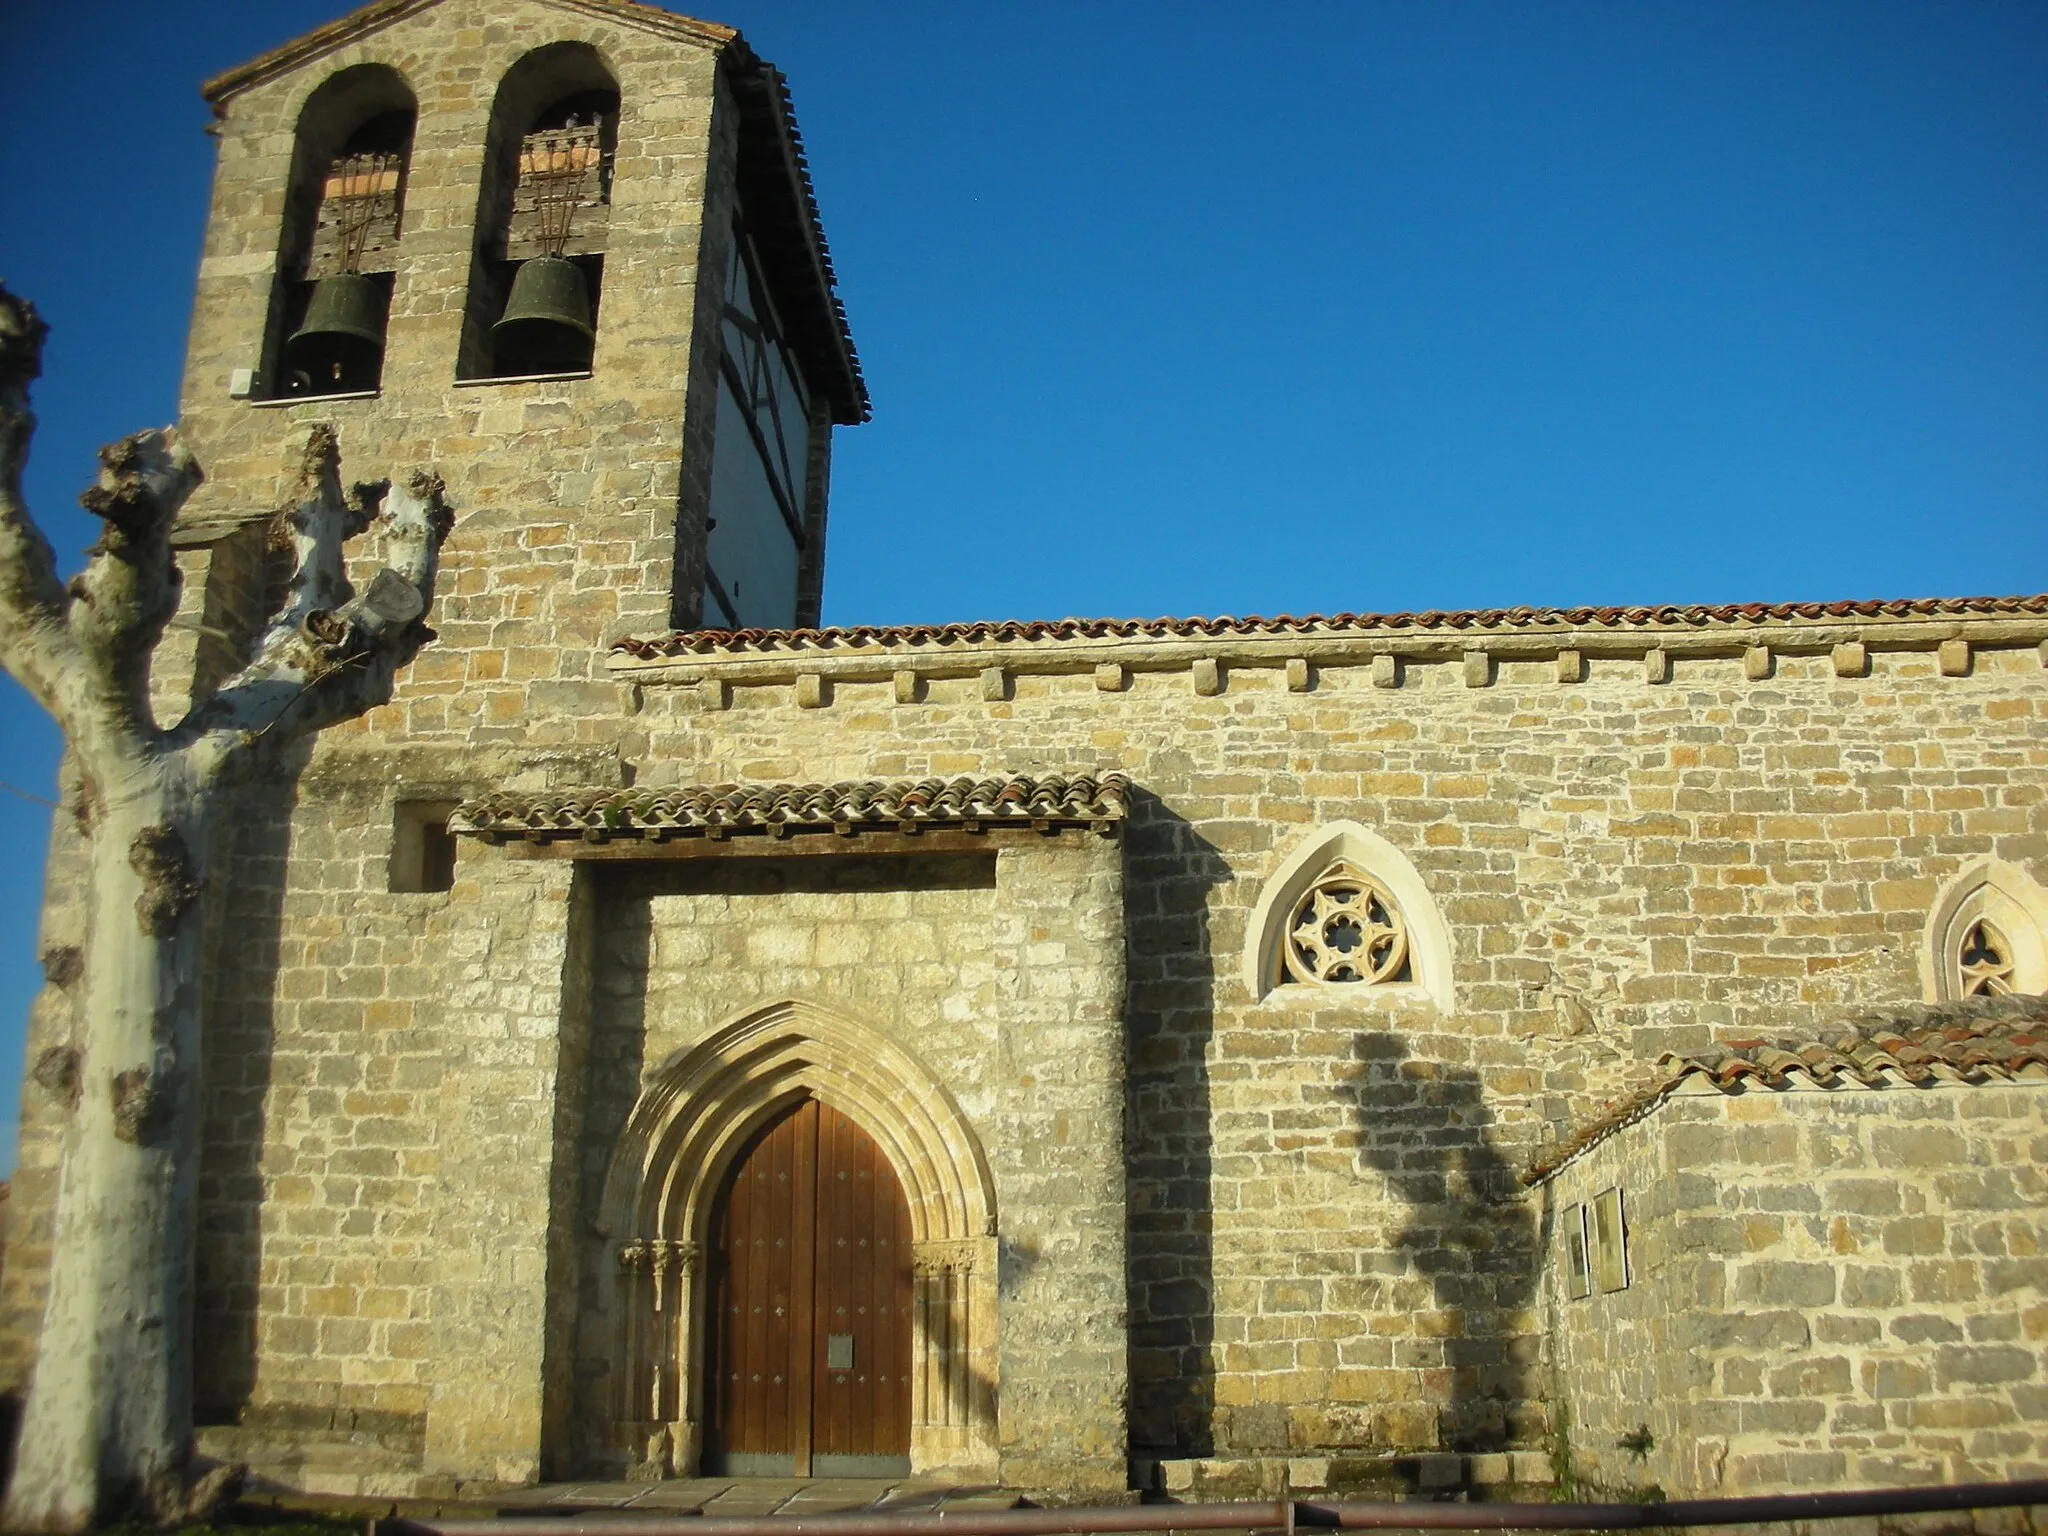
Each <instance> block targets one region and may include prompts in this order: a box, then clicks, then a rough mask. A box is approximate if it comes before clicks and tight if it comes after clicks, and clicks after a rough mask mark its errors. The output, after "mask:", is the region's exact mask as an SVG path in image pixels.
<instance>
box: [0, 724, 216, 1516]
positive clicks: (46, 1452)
mask: <svg viewBox="0 0 2048 1536" xmlns="http://www.w3.org/2000/svg"><path fill="white" fill-rule="evenodd" d="M98 787H99V797H100V809H99V813H98V815H97V817H96V818H95V825H94V826H93V827H92V828H91V832H90V838H91V883H90V889H89V900H90V903H91V911H90V917H89V925H90V926H89V932H90V933H91V935H92V944H91V951H90V959H89V963H88V965H87V968H86V971H85V976H84V995H83V999H82V1004H83V1006H82V1011H81V1017H80V1019H79V1023H78V1032H77V1036H76V1041H75V1043H74V1045H73V1046H72V1047H71V1049H72V1051H73V1053H74V1055H73V1058H72V1061H71V1064H70V1074H69V1078H70V1081H69V1084H68V1087H69V1090H70V1093H71V1096H72V1111H71V1115H70V1119H69V1123H68V1124H67V1125H66V1127H65V1134H64V1147H63V1161H62V1164H61V1166H60V1170H59V1174H58V1192H57V1211H56V1227H55V1232H54V1234H53V1236H52V1240H51V1264H50V1289H49V1297H48V1300H47V1301H46V1303H45V1306H44V1315H43V1328H42V1335H41V1341H40V1346H39V1348H38V1351H37V1355H36V1369H35V1377H34V1382H33V1385H32V1387H31V1389H30V1403H31V1410H30V1412H29V1413H28V1415H27V1416H26V1418H25V1419H24V1421H23V1425H22V1435H21V1441H20V1445H19V1448H18V1450H17V1452H16V1457H15V1475H14V1482H13V1486H12V1487H11V1488H10V1489H9V1490H8V1499H7V1524H8V1525H9V1526H10V1527H12V1528H16V1529H46V1530H79V1529H83V1528H84V1527H85V1526H87V1525H88V1524H90V1523H92V1522H93V1521H94V1520H95V1519H96V1518H98V1517H99V1516H100V1515H101V1514H102V1513H103V1512H112V1511H114V1510H121V1509H136V1508H140V1509H142V1510H146V1511H148V1512H150V1513H152V1514H155V1515H157V1516H158V1517H160V1518H161V1517H165V1516H170V1515H173V1514H175V1513H182V1511H183V1509H184V1502H185V1463H186V1459H187V1454H188V1446H189V1442H190V1440H191V1421H192V1384H191V1369H192V1367H191V1361H192V1338H191V1331H192V1312H191V1292H192V1271H193V1257H194V1255H193V1239H194V1230H195V1227H194V1222H193V1220H192V1215H193V1212H194V1207H195V1200H194V1197H195V1193H196V1182H197V1161H198V1159H197V1152H198V1147H197V1128H198V1123H199V1115H198V1095H199V1009H198V1006H197V1002H198V986H199V934H200V923H199V911H198V900H197V897H198V890H199V882H200V880H201V878H202V877H203V874H202V871H201V870H200V868H199V867H198V860H197V858H196V856H195V854H194V852H193V850H200V849H204V848H205V847H206V846H207V831H208V828H207V826H206V821H205V817H204V814H203V803H202V802H203V800H204V798H205V797H204V796H200V795H196V794H194V793H193V786H191V785H190V784H189V783H186V782H184V775H183V774H182V773H181V772H180V771H179V765H178V764H177V763H176V761H175V760H172V761H168V762H166V761H159V762H153V763H152V762H144V763H138V764H134V765H132V766H131V768H130V771H129V772H128V773H126V774H124V775H122V776H121V777H120V778H119V779H115V780H112V781H109V780H108V779H107V778H104V777H103V778H101V779H100V780H98Z"/></svg>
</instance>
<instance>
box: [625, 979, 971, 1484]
mask: <svg viewBox="0 0 2048 1536" xmlns="http://www.w3.org/2000/svg"><path fill="white" fill-rule="evenodd" d="M805 1097H814V1098H817V1099H818V1100H820V1101H821V1102H823V1103H825V1104H829V1105H830V1106H832V1107H833V1108H834V1109H836V1110H838V1111H840V1112H841V1113H842V1114H845V1115H848V1116H850V1117H851V1118H852V1119H854V1120H855V1121H857V1122H858V1123H859V1124H860V1126H861V1128H862V1129H863V1130H864V1131H866V1132H867V1134H868V1135H869V1136H870V1137H872V1138H873V1140H874V1142H875V1144H876V1145H877V1146H878V1147H879V1148H880V1149H881V1151H882V1154H883V1156H885V1157H886V1158H887V1159H888V1160H889V1165H890V1167H891V1169H892V1170H893V1171H894V1172H895V1174H896V1177H897V1179H898V1181H899V1182H900V1183H901V1184H902V1186H903V1193H904V1197H905V1200H906V1202H907V1203H908V1205H909V1208H910V1233H911V1257H912V1262H913V1265H914V1268H915V1274H916V1279H915V1286H914V1291H913V1307H914V1310H913V1316H912V1346H911V1347H912V1384H913V1386H912V1392H913V1395H912V1411H911V1445H910V1459H911V1468H912V1470H913V1471H914V1472H919V1473H922V1472H936V1471H941V1470H946V1471H961V1472H975V1473H987V1472H991V1471H993V1469H994V1467H995V1462H996V1432H995V1429H996V1426H995V1413H996V1393H995V1386H996V1347H995V1346H996V1290H995V1283H996V1238H995V1230H996V1205H995V1185H994V1181H993V1180H992V1178H991V1177H990V1174H989V1168H988V1161H987V1158H986V1157H985V1156H984V1155H983V1153H982V1150H981V1144H980V1142H979V1140H978V1139H977V1138H976V1137H975V1135H974V1132H973V1130H972V1128H971V1127H970V1126H969V1125H968V1124H967V1121H966V1118H965V1117H964V1116H963V1115H962V1114H961V1112H960V1108H959V1106H958V1105H957V1104H956V1103H955V1102H954V1101H953V1098H952V1095H951V1094H949V1093H948V1092H947V1091H946V1089H945V1087H944V1085H943V1084H941V1083H940V1082H939V1080H938V1079H937V1078H936V1077H935V1076H934V1075H933V1074H932V1073H931V1072H930V1071H929V1069H927V1068H926V1067H925V1066H924V1065H923V1064H922V1063H921V1062H919V1061H918V1060H917V1059H916V1058H915V1057H914V1056H913V1055H911V1053H910V1052H909V1051H907V1050H905V1049H904V1048H903V1047H902V1046H900V1045H898V1044H896V1043H895V1042H894V1041H893V1040H891V1039H889V1037H888V1036H886V1035H884V1034H883V1033H881V1032H880V1031H879V1030H876V1029H873V1028H871V1027H869V1026H867V1025H864V1024H860V1023H857V1022H855V1021H853V1020H851V1019H849V1018H847V1017H845V1016H844V1015H841V1014H839V1013H836V1012H834V1011H832V1010H830V1009H827V1008H823V1007H820V1006H818V1005H816V1004H813V1003H808V1002H804V1001H800V1000H795V999H791V1000H785V1001H782V1002H777V1003H773V1004H770V1005H768V1006H767V1007H764V1008H760V1009H757V1010H755V1011H754V1012H751V1013H749V1014H747V1015H745V1016H744V1017H742V1018H740V1019H737V1020H735V1021H734V1022H732V1023H730V1024H727V1025H725V1026H724V1027H723V1028H720V1029H718V1030H716V1031H714V1032H713V1033H712V1034H710V1035H709V1036H707V1037H706V1038H705V1039H703V1040H701V1041H699V1042H698V1043H697V1044H696V1045H693V1046H690V1047H688V1048H687V1049H685V1050H682V1051H678V1052H677V1053H675V1054H674V1055H673V1056H671V1057H669V1059H668V1060H667V1061H665V1062H663V1063H662V1064H661V1066H660V1067H659V1068H658V1069H657V1070H656V1071H655V1073H654V1074H653V1076H652V1077H651V1078H650V1079H649V1081H648V1083H647V1085H646V1087H645V1088H644V1089H643V1090H642V1092H641V1095H640V1100H639V1103H638V1104H637V1105H635V1107H634V1110H633V1113H632V1115H631V1117H630V1118H629V1119H628V1120H627V1122H626V1128H625V1130H624V1132H623V1133H622V1134H621V1135H620V1138H619V1143H618V1146H617V1148H616V1150H615V1151H614V1153H613V1156H612V1161H611V1167H610V1169H609V1171H608V1173H607V1175H606V1179H605V1193H604V1200H603V1206H602V1211H601V1215H600V1225H601V1228H602V1230H603V1232H604V1233H605V1235H606V1238H607V1240H608V1242H609V1243H610V1245H611V1247H612V1249H613V1250H614V1253H615V1256H616V1259H617V1264H616V1268H615V1269H614V1267H613V1266H612V1265H609V1264H608V1265H606V1266H605V1269H606V1273H607V1275H608V1277H610V1278H611V1279H612V1281H613V1283H615V1284H616V1286H617V1287H618V1289H617V1293H616V1296H615V1297H614V1305H613V1307H612V1308H611V1311H612V1312H613V1314H614V1316H615V1317H617V1319H618V1322H619V1329H620V1341H619V1342H620V1344H621V1351H620V1353H619V1355H618V1356H617V1357H616V1358H617V1360H618V1361H619V1365H618V1367H617V1370H616V1372H615V1375H616V1377H617V1380H616V1382H615V1387H616V1390H615V1392H614V1394H613V1401H614V1403H615V1405H616V1409H615V1411H616V1414H617V1429H618V1435H617V1441H616V1445H617V1449H618V1450H619V1451H621V1452H623V1453H624V1455H625V1456H626V1458H627V1460H628V1461H629V1462H638V1463H654V1464H656V1465H657V1466H660V1467H662V1469H663V1470H670V1469H672V1470H674V1471H676V1472H680V1473H684V1474H687V1473H689V1472H691V1471H694V1470H695V1468H696V1464H697V1460H698V1456H699V1453H700V1452H701V1450H702V1446H703V1428H704V1395H703V1368H704V1357H705V1340H706V1336H707V1318H706V1313H705V1291H706V1289H707V1287H706V1286H705V1285H704V1284H703V1283H702V1281H703V1255H704V1253H705V1251H706V1247H707V1245H708V1243H709V1241H710V1238H711V1231H710V1223H711V1215H712V1209H713V1206H714V1203H715V1202H716V1200H717V1197H718V1193H719V1191H720V1190H721V1189H722V1188H723V1186H724V1183H725V1180H726V1177H727V1175H728V1173H729V1172H730V1170H731V1168H732V1166H733V1164H734V1162H735V1160H736V1159H737V1158H738V1157H739V1156H740V1155H741V1153H742V1151H743V1150H744V1149H745V1147H746V1145H747V1143H748V1141H749V1139H750V1138H751V1137H752V1135H753V1134H754V1132H755V1131H756V1130H758V1129H759V1128H760V1127H761V1126H762V1125H764V1124H766V1123H767V1122H769V1121H770V1120H773V1119H774V1118H775V1117H776V1116H777V1115H778V1114H780V1113H781V1112H782V1111H783V1110H784V1109H786V1108H788V1107H789V1106H790V1105H792V1104H794V1103H795V1102H797V1101H798V1100H800V1099H802V1098H805ZM664 1464H665V1465H664Z"/></svg>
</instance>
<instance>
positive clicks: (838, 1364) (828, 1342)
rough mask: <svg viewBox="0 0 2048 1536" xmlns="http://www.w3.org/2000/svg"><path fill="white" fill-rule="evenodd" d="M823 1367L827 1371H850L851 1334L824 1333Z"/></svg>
mask: <svg viewBox="0 0 2048 1536" xmlns="http://www.w3.org/2000/svg"><path fill="white" fill-rule="evenodd" d="M825 1369H826V1370H828V1371H850V1370H852V1369H853V1335H852V1334H850V1333H828V1334H826V1335H825Z"/></svg>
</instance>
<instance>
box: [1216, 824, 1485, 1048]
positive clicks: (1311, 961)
mask: <svg viewBox="0 0 2048 1536" xmlns="http://www.w3.org/2000/svg"><path fill="white" fill-rule="evenodd" d="M1244 980H1245V985H1246V987H1247V989H1248V990H1249V991H1250V992H1251V994H1252V996H1253V997H1254V998H1255V999H1256V998H1265V997H1268V996H1274V995H1286V994H1294V993H1302V994H1320V995H1324V996H1327V997H1330V998H1332V999H1334V998H1335V997H1337V996H1340V995H1342V996H1354V997H1361V998H1366V997H1379V998H1384V999H1387V1000H1389V1001H1402V1000H1406V1001H1411V1002H1427V1003H1433V1004H1435V1005H1436V1006H1437V1007H1439V1008H1442V1009H1448V1008H1449V1007H1450V1006H1451V944H1450V935H1449V932H1448V931H1447V930H1446V928H1445V927H1444V923H1443V918H1442V916H1441V915H1440V914H1439V913H1438V911H1437V909H1436V904H1435V902H1434V901H1432V900H1431V899H1430V895H1429V891H1428V889H1427V887H1425V886H1424V884H1423V882H1422V877H1421V876H1420V875H1419V874H1418V873H1417V872H1416V870H1415V866H1414V865H1413V864H1411V863H1409V861H1408V859H1407V856H1406V855H1404V854H1403V853H1402V852H1401V851H1400V850H1399V849H1398V848H1396V847H1394V845H1393V844H1391V843H1389V842H1388V841H1387V840H1386V839H1385V838H1383V837H1381V836H1380V835H1379V834H1378V833H1377V832H1374V831H1373V830H1372V829H1371V828H1369V827H1363V826H1360V825H1358V824H1357V823H1355V822H1337V823H1335V824H1333V825H1330V826H1326V827H1323V828H1321V829H1319V830H1318V831H1316V832H1315V833H1313V834H1311V835H1310V836H1309V837H1308V838H1306V839H1305V840H1304V841H1303V842H1302V843H1301V844H1300V845H1299V846H1298V847H1297V848H1296V849H1295V850H1294V851H1293V853H1291V854H1290V855H1289V856H1288V857H1287V858H1286V859H1285V860H1284V861H1283V862H1282V863H1281V865H1280V867H1279V868H1278V869H1277V870H1275V871H1274V872H1273V874H1272V876H1271V877H1270V878H1269V879H1268V880H1267V882H1266V886H1265V889H1264V890H1263V891H1262V892H1261V893H1260V896H1259V901H1258V905H1257V906H1256V907H1255V908H1254V910H1253V913H1252V922H1251V942H1250V944H1249V946H1248V947H1247V951H1246V955H1245V973H1244Z"/></svg>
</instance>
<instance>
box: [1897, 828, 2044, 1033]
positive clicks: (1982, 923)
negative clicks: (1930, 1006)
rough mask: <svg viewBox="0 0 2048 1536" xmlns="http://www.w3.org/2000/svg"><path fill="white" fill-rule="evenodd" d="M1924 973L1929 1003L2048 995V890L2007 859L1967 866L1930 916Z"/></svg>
mask: <svg viewBox="0 0 2048 1536" xmlns="http://www.w3.org/2000/svg"><path fill="white" fill-rule="evenodd" d="M1920 972H1921V981H1922V984H1923V985H1924V986H1925V988H1926V992H1927V999H1928V1001H1929V1002H1947V1001H1949V1000H1951V999H1954V998H1961V997H1970V996H1976V995H1991V996H1999V995H2002V994H2005V993H2012V992H2048V890H2044V889H2043V888H2042V886H2041V884H2040V882H2039V881H2037V880H2035V879H2034V877H2033V876H2032V875H2030V874H2028V873H2027V872H2026V871H2025V870H2024V869H2022V868H2020V867H2019V866H2018V865H2016V864H2008V863H2006V862H2005V861H2004V860H2002V859H1979V860H1977V861H1976V862H1975V863H1973V864H1970V865H1967V866H1965V867H1964V868H1963V870H1962V871H1961V872H1960V873H1958V874H1957V875H1956V876H1955V878H1953V879H1952V880H1950V881H1949V882H1948V883H1947V884H1946V885H1944V886H1943V887H1942V888H1941V890H1940V892H1939V893H1937V895H1936V896H1935V900H1934V906H1933V907H1932V908H1931V909H1930V910H1929V912H1928V914H1927V927H1926V931H1925V933H1924V935H1923V938H1922V943H1921V951H1920Z"/></svg>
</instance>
